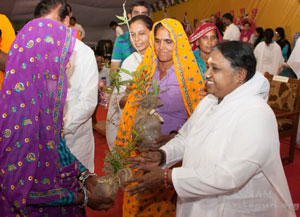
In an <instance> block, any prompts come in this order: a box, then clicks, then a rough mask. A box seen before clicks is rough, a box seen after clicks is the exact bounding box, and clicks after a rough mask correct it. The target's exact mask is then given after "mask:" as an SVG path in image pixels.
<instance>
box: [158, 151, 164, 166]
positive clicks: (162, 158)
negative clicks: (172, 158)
mask: <svg viewBox="0 0 300 217" xmlns="http://www.w3.org/2000/svg"><path fill="white" fill-rule="evenodd" d="M156 151H158V152H159V153H160V154H161V159H160V162H159V164H158V166H162V165H164V164H165V161H166V155H165V152H164V151H163V150H161V149H157V150H156Z"/></svg>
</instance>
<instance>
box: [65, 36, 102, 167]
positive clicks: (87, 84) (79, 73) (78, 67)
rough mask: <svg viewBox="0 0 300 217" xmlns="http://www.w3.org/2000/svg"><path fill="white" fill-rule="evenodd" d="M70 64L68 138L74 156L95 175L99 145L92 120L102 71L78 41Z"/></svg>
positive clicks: (91, 55) (88, 50)
mask: <svg viewBox="0 0 300 217" xmlns="http://www.w3.org/2000/svg"><path fill="white" fill-rule="evenodd" d="M70 64H71V68H70V69H67V77H68V93H67V99H66V104H65V108H64V134H65V138H66V143H67V146H68V147H69V148H70V150H71V152H72V153H73V154H74V155H75V156H76V157H77V158H78V160H80V161H81V163H82V164H83V165H84V166H86V167H87V168H88V169H89V170H90V171H91V172H93V171H94V155H95V142H94V135H93V128H92V119H91V116H92V114H93V112H94V110H95V108H96V105H97V97H98V68H97V63H96V59H95V56H94V52H93V51H92V49H90V48H89V47H88V46H87V45H85V44H84V43H83V42H81V41H80V40H76V44H75V48H74V51H73V53H72V55H71V58H70Z"/></svg>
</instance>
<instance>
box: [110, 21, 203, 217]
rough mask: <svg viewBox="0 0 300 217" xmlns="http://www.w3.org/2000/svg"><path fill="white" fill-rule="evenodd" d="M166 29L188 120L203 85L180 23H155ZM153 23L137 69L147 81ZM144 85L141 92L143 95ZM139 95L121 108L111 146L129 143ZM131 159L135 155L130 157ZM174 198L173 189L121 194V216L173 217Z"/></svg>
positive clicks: (152, 59)
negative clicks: (147, 45)
mask: <svg viewBox="0 0 300 217" xmlns="http://www.w3.org/2000/svg"><path fill="white" fill-rule="evenodd" d="M159 22H160V23H161V24H162V25H163V27H164V28H166V29H167V30H168V31H169V33H170V36H171V38H172V40H173V41H174V49H173V61H174V68H175V73H176V77H177V78H178V83H179V86H180V90H181V94H182V98H183V101H184V104H185V107H186V110H187V112H188V114H189V116H190V115H191V114H192V112H193V111H194V109H195V108H196V106H197V104H198V103H199V88H204V81H203V78H202V76H201V73H200V70H199V68H198V65H197V62H196V59H195V57H194V55H193V53H192V49H191V46H190V44H189V42H188V38H187V36H186V34H185V32H184V30H183V27H182V25H181V23H180V22H179V21H177V20H174V19H163V20H161V21H159ZM159 22H157V23H155V24H154V26H153V29H152V31H151V34H150V45H149V47H148V49H147V51H146V53H145V54H144V59H143V61H142V63H141V64H140V66H139V67H138V69H140V68H141V67H142V66H146V68H145V70H144V74H142V75H141V77H142V76H143V75H145V73H150V76H149V77H148V80H151V78H152V76H153V74H154V72H155V70H156V64H155V60H156V58H157V57H156V54H155V52H154V46H153V45H154V31H153V30H154V28H155V26H156V25H157V24H158V23H159ZM149 85H150V82H148V85H146V86H144V87H143V88H142V89H143V90H144V91H147V89H148V87H149ZM142 94H143V93H141V92H139V91H134V92H133V93H132V94H130V95H129V96H128V99H127V103H126V105H125V107H124V110H123V114H122V118H121V121H120V125H119V131H118V134H117V137H116V141H115V143H116V144H117V145H120V146H123V145H128V142H129V141H130V140H131V129H132V125H133V121H134V117H135V114H136V111H137V109H138V105H137V104H135V103H133V102H136V101H137V100H138V99H139V98H140V97H141V95H142ZM132 155H133V156H135V155H136V153H133V154H132ZM175 199H176V194H175V191H174V189H166V188H165V187H161V188H158V189H156V190H153V191H146V192H144V193H143V194H142V195H139V196H136V195H134V196H131V197H129V196H128V194H127V193H125V194H124V200H123V216H124V217H127V216H135V215H136V216H143V217H144V216H175V202H176V200H175Z"/></svg>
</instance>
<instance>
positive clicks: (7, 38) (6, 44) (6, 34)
mask: <svg viewBox="0 0 300 217" xmlns="http://www.w3.org/2000/svg"><path fill="white" fill-rule="evenodd" d="M0 29H1V31H2V36H1V38H0V50H2V51H3V52H4V53H6V54H7V53H8V51H9V48H10V46H11V44H12V43H13V41H14V40H15V38H16V34H15V30H14V28H13V26H12V25H11V23H10V21H9V20H8V18H7V17H6V16H5V15H4V14H0ZM3 80H4V72H2V71H0V90H1V87H2V82H3Z"/></svg>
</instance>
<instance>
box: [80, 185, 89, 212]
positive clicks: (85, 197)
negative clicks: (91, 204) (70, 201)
mask: <svg viewBox="0 0 300 217" xmlns="http://www.w3.org/2000/svg"><path fill="white" fill-rule="evenodd" d="M81 190H82V191H83V193H84V201H83V203H82V205H79V207H80V208H83V207H85V206H87V204H88V195H87V189H86V187H85V186H82V188H81Z"/></svg>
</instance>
